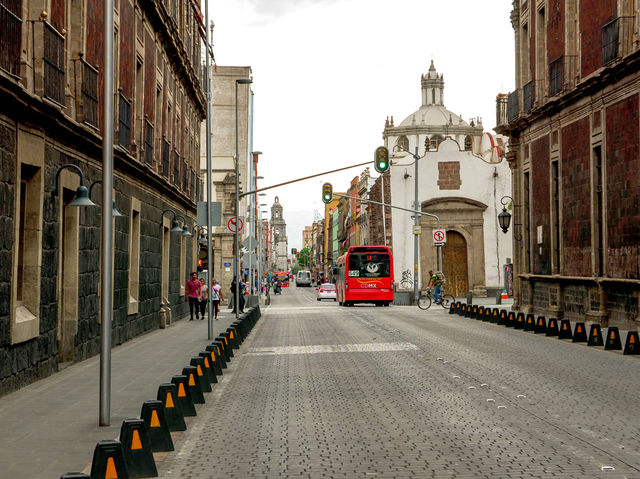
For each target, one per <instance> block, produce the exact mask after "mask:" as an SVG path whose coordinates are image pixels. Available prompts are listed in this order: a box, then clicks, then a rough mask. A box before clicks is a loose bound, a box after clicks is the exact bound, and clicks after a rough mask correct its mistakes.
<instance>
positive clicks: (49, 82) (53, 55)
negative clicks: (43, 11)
mask: <svg viewBox="0 0 640 479" xmlns="http://www.w3.org/2000/svg"><path fill="white" fill-rule="evenodd" d="M43 28H44V31H43V37H44V56H43V60H44V91H43V93H44V95H43V96H45V97H46V98H48V99H50V100H53V101H54V102H56V103H58V104H59V105H64V73H65V72H64V37H63V36H62V35H61V34H60V33H58V31H57V30H56V29H55V28H53V26H51V25H49V24H48V23H47V22H43Z"/></svg>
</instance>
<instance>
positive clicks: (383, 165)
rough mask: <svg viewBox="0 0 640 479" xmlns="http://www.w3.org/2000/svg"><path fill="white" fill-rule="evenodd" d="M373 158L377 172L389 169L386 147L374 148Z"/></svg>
mask: <svg viewBox="0 0 640 479" xmlns="http://www.w3.org/2000/svg"><path fill="white" fill-rule="evenodd" d="M373 159H374V161H373V166H374V168H375V169H376V171H377V172H378V173H384V172H385V171H387V170H388V169H389V150H387V148H386V147H384V146H379V147H378V148H376V151H375V153H374V155H373Z"/></svg>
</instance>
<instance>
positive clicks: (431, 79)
mask: <svg viewBox="0 0 640 479" xmlns="http://www.w3.org/2000/svg"><path fill="white" fill-rule="evenodd" d="M421 84H422V106H423V107H426V106H431V105H442V106H444V75H439V76H438V72H437V71H436V67H435V66H434V65H433V60H431V66H430V67H429V72H428V73H426V74H423V75H422V80H421Z"/></svg>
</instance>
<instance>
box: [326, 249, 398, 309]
mask: <svg viewBox="0 0 640 479" xmlns="http://www.w3.org/2000/svg"><path fill="white" fill-rule="evenodd" d="M336 267H337V275H336V290H337V296H338V304H340V305H341V306H342V305H344V306H352V305H354V304H356V303H374V304H375V305H376V306H389V303H391V302H392V301H393V257H392V255H391V250H390V249H389V248H388V247H386V246H352V247H351V248H349V251H347V253H346V254H344V255H342V256H340V257H339V258H338V260H337V261H336Z"/></svg>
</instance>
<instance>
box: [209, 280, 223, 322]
mask: <svg viewBox="0 0 640 479" xmlns="http://www.w3.org/2000/svg"><path fill="white" fill-rule="evenodd" d="M211 284H212V286H211V307H212V308H213V314H214V317H215V319H216V320H217V319H218V311H219V310H220V301H224V299H223V298H222V288H221V287H220V283H218V282H217V281H216V279H215V278H213V281H212V283H211Z"/></svg>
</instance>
